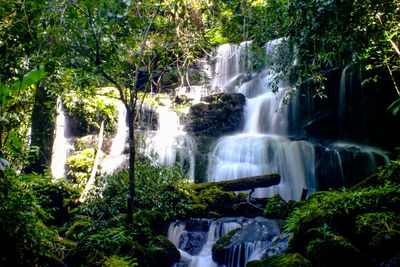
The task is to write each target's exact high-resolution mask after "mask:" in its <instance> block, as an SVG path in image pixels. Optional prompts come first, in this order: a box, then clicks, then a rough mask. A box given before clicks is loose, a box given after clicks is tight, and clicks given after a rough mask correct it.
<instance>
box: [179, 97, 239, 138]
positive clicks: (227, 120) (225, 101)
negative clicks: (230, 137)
mask: <svg viewBox="0 0 400 267" xmlns="http://www.w3.org/2000/svg"><path fill="white" fill-rule="evenodd" d="M201 100H202V101H204V102H205V103H204V102H202V103H199V104H196V105H193V106H192V107H191V108H190V112H189V116H188V124H187V127H186V130H187V131H188V132H189V133H192V134H194V135H196V136H213V137H217V136H221V135H223V134H226V133H229V132H234V131H236V130H238V129H239V128H240V126H241V123H242V114H243V106H244V104H245V97H244V95H242V94H238V93H232V94H227V93H220V94H215V95H210V96H206V97H203V98H202V99H201Z"/></svg>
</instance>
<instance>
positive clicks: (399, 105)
mask: <svg viewBox="0 0 400 267" xmlns="http://www.w3.org/2000/svg"><path fill="white" fill-rule="evenodd" d="M390 109H392V114H393V116H395V115H397V113H398V112H399V111H400V98H399V99H397V100H396V101H394V102H393V103H392V104H390V106H389V107H388V108H387V110H390Z"/></svg>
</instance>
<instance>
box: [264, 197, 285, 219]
mask: <svg viewBox="0 0 400 267" xmlns="http://www.w3.org/2000/svg"><path fill="white" fill-rule="evenodd" d="M288 208H289V205H288V203H287V202H286V201H285V200H284V199H283V198H282V197H281V196H280V195H275V196H273V197H271V198H270V199H269V201H268V203H267V205H266V206H265V209H264V216H265V217H267V218H271V219H284V218H286V216H287V214H288Z"/></svg>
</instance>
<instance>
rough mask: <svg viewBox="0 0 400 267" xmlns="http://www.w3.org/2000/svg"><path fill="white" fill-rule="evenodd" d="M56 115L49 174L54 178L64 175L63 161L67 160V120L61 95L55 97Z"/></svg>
mask: <svg viewBox="0 0 400 267" xmlns="http://www.w3.org/2000/svg"><path fill="white" fill-rule="evenodd" d="M56 107H57V109H56V110H57V116H56V127H55V138H54V143H53V149H52V157H51V167H50V168H51V174H52V175H53V177H54V179H60V178H64V177H65V163H66V161H67V156H68V149H69V147H70V145H69V142H68V139H67V138H66V128H67V122H66V119H65V114H64V110H63V106H62V99H61V97H58V98H57V104H56Z"/></svg>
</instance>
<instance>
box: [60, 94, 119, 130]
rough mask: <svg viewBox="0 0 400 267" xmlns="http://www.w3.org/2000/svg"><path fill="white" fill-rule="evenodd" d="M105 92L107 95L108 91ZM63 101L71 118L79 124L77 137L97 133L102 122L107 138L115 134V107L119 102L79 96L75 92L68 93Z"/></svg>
mask: <svg viewBox="0 0 400 267" xmlns="http://www.w3.org/2000/svg"><path fill="white" fill-rule="evenodd" d="M98 91H100V90H99V89H98ZM104 91H105V93H107V90H104ZM63 100H64V103H65V106H66V108H67V110H68V113H69V114H70V116H71V117H72V118H73V120H74V121H76V122H77V123H79V125H77V126H76V128H77V129H76V131H77V133H76V134H77V135H79V136H83V135H87V134H93V133H97V132H98V130H99V129H100V124H101V122H102V121H104V125H105V128H104V131H105V134H106V136H109V135H111V134H113V133H114V131H115V127H116V117H117V109H116V106H115V105H116V103H117V101H118V100H115V99H111V98H109V97H105V96H98V95H91V94H89V93H84V94H77V93H76V92H74V91H71V92H69V93H66V94H65V95H64V98H63Z"/></svg>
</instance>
